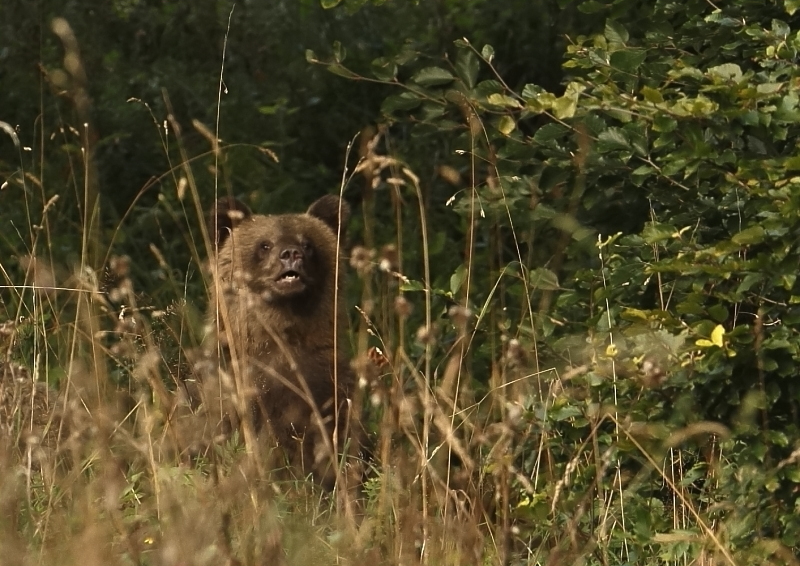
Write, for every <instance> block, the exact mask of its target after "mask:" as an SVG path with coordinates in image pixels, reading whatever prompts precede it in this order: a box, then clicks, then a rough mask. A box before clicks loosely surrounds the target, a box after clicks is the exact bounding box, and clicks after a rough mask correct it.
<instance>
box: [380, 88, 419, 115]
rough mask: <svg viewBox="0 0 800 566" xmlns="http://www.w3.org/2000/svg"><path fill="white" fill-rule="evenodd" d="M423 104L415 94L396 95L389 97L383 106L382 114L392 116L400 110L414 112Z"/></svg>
mask: <svg viewBox="0 0 800 566" xmlns="http://www.w3.org/2000/svg"><path fill="white" fill-rule="evenodd" d="M421 103H422V100H421V99H420V98H419V96H417V95H416V94H414V93H413V92H404V93H402V94H394V95H392V96H387V97H386V99H385V100H384V101H383V104H381V112H382V113H384V114H392V113H393V112H397V111H398V110H413V109H414V108H417V107H418V106H419V105H420V104H421Z"/></svg>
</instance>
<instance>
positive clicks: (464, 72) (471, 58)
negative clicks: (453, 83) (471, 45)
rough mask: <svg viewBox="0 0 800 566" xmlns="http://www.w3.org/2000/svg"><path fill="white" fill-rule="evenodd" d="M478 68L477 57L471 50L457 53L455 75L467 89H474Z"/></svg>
mask: <svg viewBox="0 0 800 566" xmlns="http://www.w3.org/2000/svg"><path fill="white" fill-rule="evenodd" d="M479 68H480V61H478V56H477V55H475V53H473V52H472V50H471V49H462V50H461V51H459V53H458V57H457V58H456V74H457V75H458V78H460V79H461V80H462V81H464V84H465V85H466V86H467V88H469V89H472V88H474V87H475V81H476V80H477V78H478V70H479Z"/></svg>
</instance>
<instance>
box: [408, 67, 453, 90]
mask: <svg viewBox="0 0 800 566" xmlns="http://www.w3.org/2000/svg"><path fill="white" fill-rule="evenodd" d="M454 78H455V77H454V76H453V75H452V74H451V73H450V72H449V71H447V70H445V69H442V68H441V67H425V68H424V69H421V70H420V71H419V72H418V73H417V74H416V75H414V76H413V77H412V78H411V80H412V81H414V82H415V83H417V84H418V85H420V86H437V85H443V84H447V83H449V82H451V81H452V80H453V79H454Z"/></svg>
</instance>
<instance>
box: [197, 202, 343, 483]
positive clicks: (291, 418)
mask: <svg viewBox="0 0 800 566" xmlns="http://www.w3.org/2000/svg"><path fill="white" fill-rule="evenodd" d="M349 215H350V208H349V206H348V205H347V204H346V203H345V202H344V201H341V200H340V199H339V198H338V197H336V196H333V195H327V196H324V197H322V198H320V199H318V200H317V201H315V202H314V203H313V204H312V205H311V206H310V207H309V209H308V210H307V211H306V212H305V213H303V214H278V215H261V214H253V213H252V212H251V211H250V209H249V208H248V207H247V206H245V205H244V204H242V203H241V202H239V201H237V200H235V199H233V198H223V199H220V200H218V201H217V202H216V204H215V205H214V208H213V209H212V210H211V211H210V214H209V235H210V238H211V243H212V245H213V246H214V248H215V252H214V253H213V254H212V259H211V261H210V265H211V274H212V286H211V304H210V308H209V321H210V323H211V324H210V332H209V334H208V338H207V340H206V342H205V344H206V346H208V347H209V348H210V349H212V350H215V351H216V352H215V353H214V354H213V359H216V360H218V362H219V368H220V371H219V373H220V375H221V376H223V383H224V382H225V381H226V380H227V383H228V384H230V385H231V389H232V391H233V392H234V399H238V403H239V404H238V411H234V412H235V413H236V414H237V415H238V416H239V417H242V416H245V417H246V418H249V419H252V420H251V421H250V422H251V423H252V425H253V430H255V431H257V432H258V431H259V430H262V429H263V427H264V426H265V425H266V427H267V428H268V430H269V431H271V433H272V434H273V435H274V437H275V440H277V443H278V445H279V446H281V447H282V449H283V450H284V451H285V453H286V455H287V457H288V460H289V462H290V463H291V464H292V465H293V466H295V467H299V468H300V469H301V470H302V471H303V472H304V473H305V472H312V473H313V475H314V477H315V479H317V481H319V482H321V483H322V484H323V485H325V486H326V487H331V486H332V485H333V481H334V480H335V478H336V465H337V453H341V452H342V451H343V450H344V448H345V441H346V435H348V424H349V423H348V414H349V400H350V396H351V394H352V389H353V380H354V378H353V373H352V371H351V369H350V364H349V360H348V356H347V354H346V351H347V345H348V344H347V338H346V335H345V329H346V314H345V310H344V308H343V305H342V304H341V303H342V300H341V298H340V295H341V293H340V288H341V284H342V279H343V278H342V270H343V269H342V265H343V263H342V262H341V261H340V260H339V250H340V247H341V242H342V239H343V232H344V226H345V225H346V223H347V220H348V218H349ZM242 407H244V410H242ZM242 413H244V415H243V414H242Z"/></svg>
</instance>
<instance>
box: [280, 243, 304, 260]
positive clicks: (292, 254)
mask: <svg viewBox="0 0 800 566" xmlns="http://www.w3.org/2000/svg"><path fill="white" fill-rule="evenodd" d="M280 257H281V259H282V260H283V261H297V260H298V259H303V250H301V249H300V248H298V247H295V246H291V247H288V248H286V249H284V250H283V251H282V252H281V256H280Z"/></svg>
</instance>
